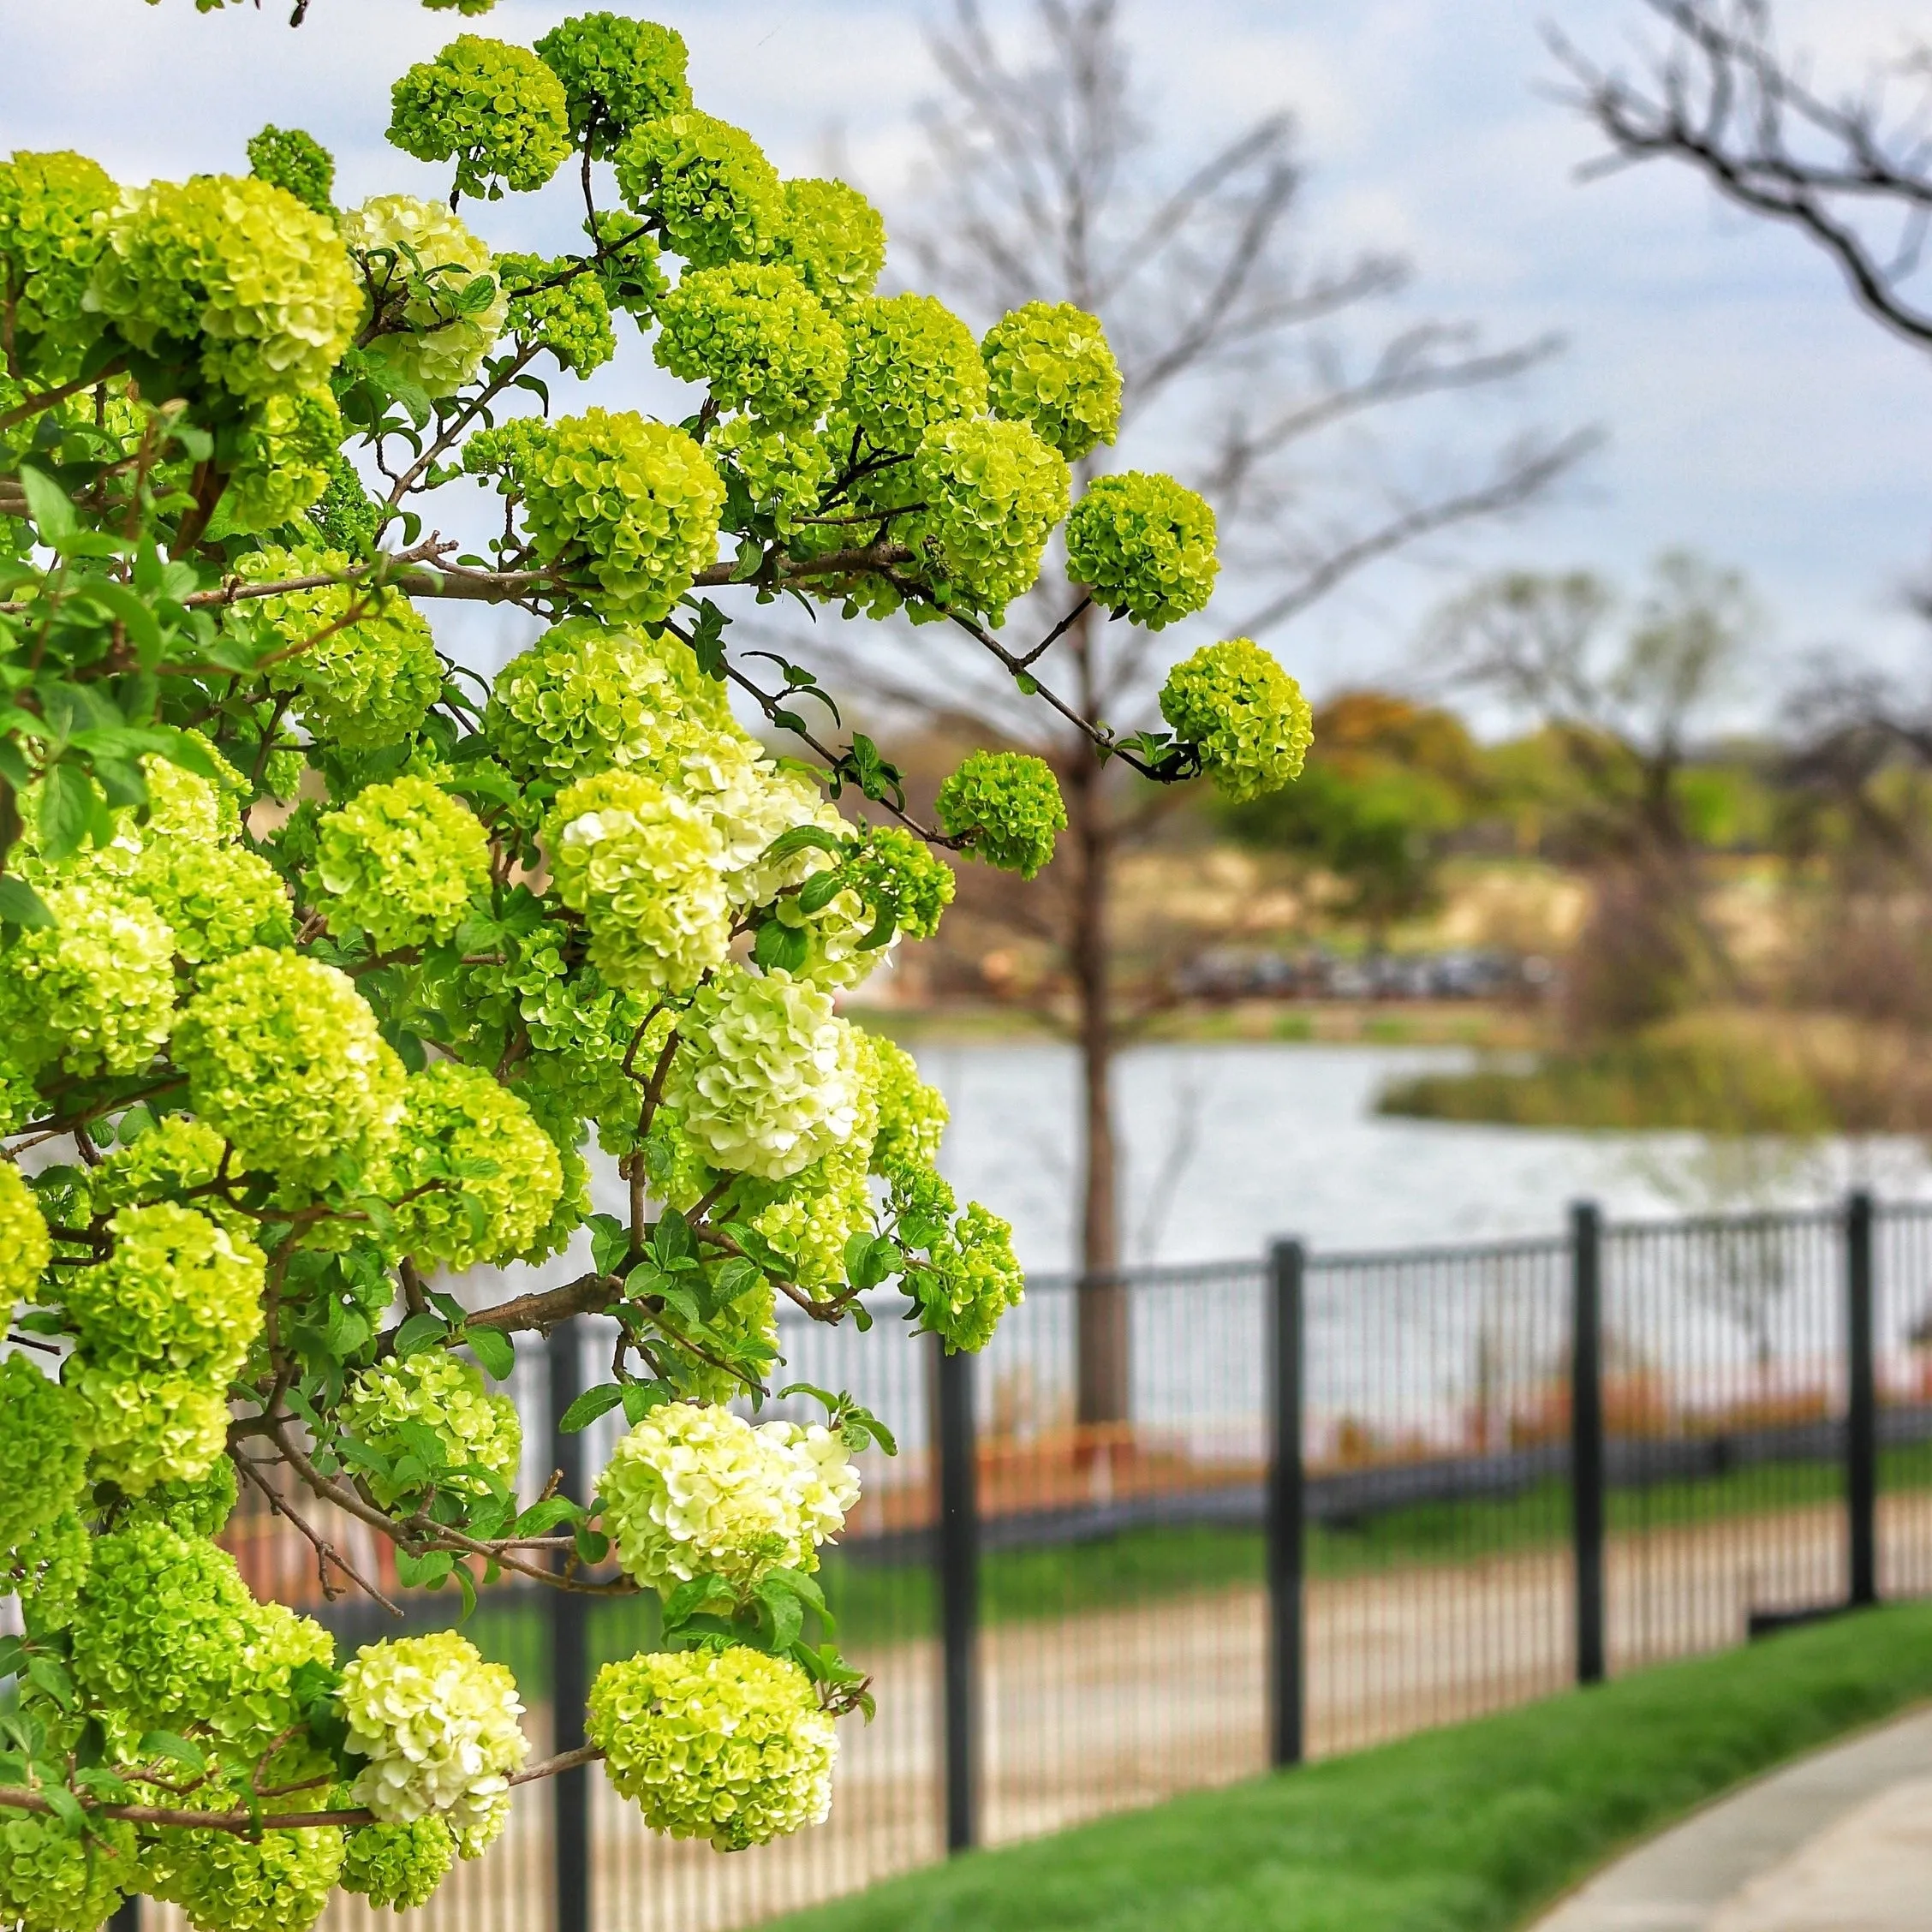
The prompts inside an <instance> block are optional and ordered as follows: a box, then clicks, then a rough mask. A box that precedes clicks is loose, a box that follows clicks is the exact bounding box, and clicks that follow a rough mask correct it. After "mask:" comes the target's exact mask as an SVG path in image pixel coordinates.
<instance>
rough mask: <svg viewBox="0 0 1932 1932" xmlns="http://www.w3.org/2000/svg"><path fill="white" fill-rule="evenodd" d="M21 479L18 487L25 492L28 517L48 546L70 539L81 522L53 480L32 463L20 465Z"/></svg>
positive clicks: (64, 494) (63, 492) (64, 493)
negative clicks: (31, 519) (66, 538)
mask: <svg viewBox="0 0 1932 1932" xmlns="http://www.w3.org/2000/svg"><path fill="white" fill-rule="evenodd" d="M20 480H21V489H22V490H23V491H25V492H26V493H27V515H28V516H31V517H32V518H33V527H34V528H35V529H37V530H38V531H39V533H40V534H41V536H42V537H43V538H44V539H45V540H46V541H47V542H48V543H50V544H51V543H57V542H58V541H59V540H60V539H61V538H63V537H69V536H72V535H73V534H74V533H75V531H76V530H77V529H79V528H80V519H79V518H78V517H76V516H75V514H74V505H73V504H71V503H69V501H68V499H67V492H65V491H64V490H63V489H62V488H61V486H60V485H59V484H57V482H55V480H53V478H52V477H51V476H49V475H47V474H45V472H44V471H42V470H38V469H36V468H34V467H33V464H32V463H22V464H21V466H20Z"/></svg>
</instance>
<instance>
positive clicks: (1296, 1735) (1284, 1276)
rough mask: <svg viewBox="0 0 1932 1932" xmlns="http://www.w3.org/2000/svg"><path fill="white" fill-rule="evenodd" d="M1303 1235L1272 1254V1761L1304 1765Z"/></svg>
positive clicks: (1269, 1557) (1269, 1560) (1269, 1365)
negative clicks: (1302, 1763) (1301, 1238)
mask: <svg viewBox="0 0 1932 1932" xmlns="http://www.w3.org/2000/svg"><path fill="white" fill-rule="evenodd" d="M1306 1259H1307V1257H1306V1255H1305V1253H1304V1251H1303V1247H1302V1244H1301V1243H1300V1242H1298V1241H1278V1242H1276V1243H1275V1244H1274V1247H1273V1251H1272V1252H1271V1254H1270V1255H1269V1256H1268V1316H1267V1327H1268V1355H1267V1380H1268V1391H1267V1392H1268V1408H1269V1411H1270V1417H1271V1422H1272V1438H1273V1440H1272V1442H1271V1445H1270V1454H1269V1459H1268V1494H1267V1573H1268V1762H1269V1763H1271V1764H1274V1765H1283V1764H1299V1763H1300V1762H1301V1761H1302V1754H1303V1744H1304V1738H1303V1724H1304V1721H1305V1718H1304V1695H1303V1668H1304V1655H1305V1654H1304V1649H1303V1624H1302V1616H1303V1517H1304V1512H1305V1508H1306V1492H1305V1490H1304V1488H1303V1468H1302V1380H1303V1357H1302V1342H1303V1315H1302V1275H1303V1267H1304V1263H1305V1261H1306Z"/></svg>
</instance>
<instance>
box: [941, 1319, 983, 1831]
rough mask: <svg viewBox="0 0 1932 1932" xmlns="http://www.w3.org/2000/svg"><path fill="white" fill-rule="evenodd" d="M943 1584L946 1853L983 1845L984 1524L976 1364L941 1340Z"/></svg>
mask: <svg viewBox="0 0 1932 1932" xmlns="http://www.w3.org/2000/svg"><path fill="white" fill-rule="evenodd" d="M933 1348H934V1349H936V1350H937V1351H939V1368H938V1373H937V1374H936V1375H935V1377H934V1381H935V1384H936V1386H937V1390H938V1406H939V1416H938V1424H939V1426H938V1428H937V1429H936V1431H935V1432H934V1433H935V1434H937V1435H938V1437H939V1621H940V1643H941V1648H942V1650H943V1652H944V1671H943V1675H944V1690H943V1701H944V1710H945V1827H946V1850H947V1851H968V1850H969V1849H970V1848H971V1847H972V1846H974V1845H975V1844H976V1843H977V1842H978V1840H979V1804H978V1799H979V1789H978V1786H979V1779H978V1769H979V1762H978V1761H979V1742H980V1736H979V1730H980V1709H979V1696H978V1690H979V1686H978V1682H977V1679H978V1668H977V1666H978V1655H977V1652H978V1634H979V1621H980V1523H979V1506H978V1497H977V1494H976V1490H977V1484H976V1482H975V1476H976V1473H977V1472H976V1470H975V1461H974V1458H975V1452H974V1446H973V1357H971V1356H969V1355H967V1354H964V1353H960V1354H953V1353H951V1352H950V1351H948V1350H947V1349H946V1348H945V1346H944V1345H942V1344H941V1342H940V1340H939V1337H938V1336H936V1335H935V1336H934V1337H933Z"/></svg>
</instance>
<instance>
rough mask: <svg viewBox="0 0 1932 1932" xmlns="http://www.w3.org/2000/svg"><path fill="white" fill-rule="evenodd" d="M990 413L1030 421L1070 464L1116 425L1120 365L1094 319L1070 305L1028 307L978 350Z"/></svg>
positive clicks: (1002, 322) (1109, 436)
mask: <svg viewBox="0 0 1932 1932" xmlns="http://www.w3.org/2000/svg"><path fill="white" fill-rule="evenodd" d="M980 354H981V356H982V357H983V358H984V359H985V361H986V368H987V389H988V393H989V395H990V397H991V399H992V403H993V414H995V415H1001V416H1007V417H1011V419H1012V420H1015V421H1017V422H1027V423H1031V424H1032V425H1033V426H1034V427H1035V429H1036V430H1038V431H1039V432H1040V433H1041V436H1043V437H1044V438H1046V441H1047V442H1049V443H1051V444H1052V446H1053V447H1054V448H1055V449H1056V450H1058V451H1059V452H1060V454H1061V455H1062V456H1064V457H1065V458H1066V460H1067V461H1068V462H1079V460H1080V459H1081V457H1082V456H1088V455H1089V454H1091V452H1092V451H1094V450H1096V449H1098V448H1099V447H1100V444H1103V443H1111V442H1112V440H1113V438H1114V435H1115V432H1117V431H1118V429H1119V427H1120V366H1119V364H1118V363H1117V362H1116V361H1114V359H1113V351H1112V349H1109V348H1108V347H1107V339H1106V331H1105V330H1104V329H1102V328H1101V326H1100V319H1099V318H1098V317H1097V316H1093V315H1088V313H1086V312H1085V311H1084V310H1083V309H1078V308H1076V307H1074V306H1073V304H1072V303H1071V302H1037V301H1036V302H1028V303H1027V304H1026V305H1025V306H1024V307H1021V308H1016V309H1014V310H1013V311H1012V312H1011V313H1010V314H1008V315H1005V316H1002V317H1001V318H1000V319H999V321H998V322H996V323H994V324H993V327H992V328H991V329H990V330H988V331H987V335H986V339H985V340H984V341H983V342H981V344H980Z"/></svg>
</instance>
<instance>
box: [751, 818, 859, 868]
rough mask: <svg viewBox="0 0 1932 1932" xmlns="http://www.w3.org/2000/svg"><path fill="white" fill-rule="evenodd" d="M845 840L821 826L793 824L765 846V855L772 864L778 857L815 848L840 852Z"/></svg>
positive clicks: (788, 856)
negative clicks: (788, 829)
mask: <svg viewBox="0 0 1932 1932" xmlns="http://www.w3.org/2000/svg"><path fill="white" fill-rule="evenodd" d="M811 850H816V851H820V852H834V853H842V852H844V850H845V841H844V839H843V838H838V837H837V836H835V835H834V834H833V833H832V832H827V831H826V829H825V828H824V827H823V826H812V825H802V826H792V827H791V828H790V831H788V832H780V833H779V834H778V837H777V838H774V839H773V840H772V843H771V844H769V845H767V846H766V848H765V857H766V860H767V861H768V862H771V863H772V864H776V863H777V862H778V860H780V859H789V858H790V856H792V854H793V853H794V852H804V851H811Z"/></svg>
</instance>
